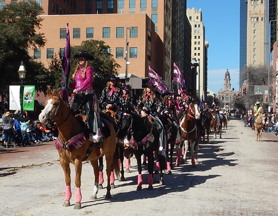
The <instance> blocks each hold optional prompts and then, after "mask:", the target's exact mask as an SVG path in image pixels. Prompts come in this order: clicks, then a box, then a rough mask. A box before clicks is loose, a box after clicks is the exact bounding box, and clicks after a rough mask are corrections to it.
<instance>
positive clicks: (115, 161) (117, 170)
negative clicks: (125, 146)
mask: <svg viewBox="0 0 278 216" xmlns="http://www.w3.org/2000/svg"><path fill="white" fill-rule="evenodd" d="M118 154H119V153H118V149H117V148H116V149H115V152H114V155H113V168H114V173H115V174H116V176H117V177H119V175H120V166H119V162H118V158H119V155H118Z"/></svg>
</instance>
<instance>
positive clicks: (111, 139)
mask: <svg viewBox="0 0 278 216" xmlns="http://www.w3.org/2000/svg"><path fill="white" fill-rule="evenodd" d="M49 118H50V119H52V120H54V121H56V123H57V128H58V131H59V137H58V139H57V140H58V141H56V144H55V146H56V149H57V150H58V152H59V161H60V164H61V166H62V168H63V170H64V174H65V182H66V193H65V202H64V206H70V199H71V196H72V193H71V178H70V163H72V164H74V166H75V185H76V198H75V206H74V208H75V209H80V208H81V199H82V195H81V190H80V187H81V171H82V161H90V163H91V165H92V166H93V168H94V174H95V186H94V191H93V196H92V197H91V199H96V198H97V193H98V185H99V167H98V158H99V157H101V153H100V152H101V151H100V145H101V146H102V148H103V153H104V155H105V158H106V173H107V181H108V183H107V192H106V198H110V197H111V194H110V190H111V186H110V176H111V177H112V176H114V175H112V174H113V168H114V169H115V173H116V174H117V175H118V174H119V166H118V160H117V155H116V154H115V149H116V133H115V130H114V128H113V126H112V125H111V123H110V122H109V121H108V120H106V119H102V118H101V121H102V122H103V124H104V125H106V127H107V128H105V129H106V131H109V134H108V135H107V136H105V139H104V141H103V143H95V144H94V143H91V141H90V140H88V139H86V138H85V137H84V135H83V129H84V126H83V124H82V122H81V121H80V120H78V119H77V118H75V117H74V116H73V115H72V114H71V110H70V108H69V107H68V105H67V104H66V103H65V102H64V101H63V100H62V99H61V98H60V97H59V92H58V91H55V92H54V93H53V94H51V92H50V91H48V92H47V100H46V101H45V107H44V109H43V110H42V112H41V114H40V115H39V120H40V121H41V123H45V122H46V121H47V120H48V119H49ZM112 178H113V177H112Z"/></svg>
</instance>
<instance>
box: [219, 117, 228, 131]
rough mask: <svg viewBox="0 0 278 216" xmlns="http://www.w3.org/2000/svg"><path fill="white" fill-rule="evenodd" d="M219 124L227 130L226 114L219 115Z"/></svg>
mask: <svg viewBox="0 0 278 216" xmlns="http://www.w3.org/2000/svg"><path fill="white" fill-rule="evenodd" d="M220 122H221V127H222V128H225V129H227V126H228V117H227V115H226V114H224V113H223V114H221V115H220Z"/></svg>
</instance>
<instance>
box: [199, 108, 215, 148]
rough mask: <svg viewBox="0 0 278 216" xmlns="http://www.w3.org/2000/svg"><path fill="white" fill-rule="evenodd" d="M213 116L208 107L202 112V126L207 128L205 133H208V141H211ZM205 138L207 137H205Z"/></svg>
mask: <svg viewBox="0 0 278 216" xmlns="http://www.w3.org/2000/svg"><path fill="white" fill-rule="evenodd" d="M212 118H213V116H212V114H211V113H210V112H209V111H208V109H206V110H204V111H203V112H201V122H202V123H201V124H202V127H203V128H204V130H205V135H207V141H208V143H209V134H210V130H211V127H210V122H211V119H212ZM204 139H205V138H204Z"/></svg>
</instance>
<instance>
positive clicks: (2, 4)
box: [0, 1, 6, 10]
mask: <svg viewBox="0 0 278 216" xmlns="http://www.w3.org/2000/svg"><path fill="white" fill-rule="evenodd" d="M5 4H6V3H5V1H0V10H2V9H3V7H5Z"/></svg>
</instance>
